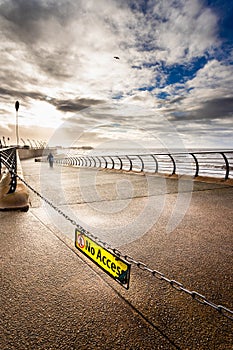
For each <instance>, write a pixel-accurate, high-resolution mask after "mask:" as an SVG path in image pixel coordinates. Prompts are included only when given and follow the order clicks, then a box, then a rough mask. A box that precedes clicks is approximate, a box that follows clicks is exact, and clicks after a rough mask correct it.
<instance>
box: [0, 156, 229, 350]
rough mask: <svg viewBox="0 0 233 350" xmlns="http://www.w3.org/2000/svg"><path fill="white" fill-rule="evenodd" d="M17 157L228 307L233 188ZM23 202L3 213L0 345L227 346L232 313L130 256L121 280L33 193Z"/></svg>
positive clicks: (85, 220) (147, 258)
mask: <svg viewBox="0 0 233 350" xmlns="http://www.w3.org/2000/svg"><path fill="white" fill-rule="evenodd" d="M22 167H23V170H24V178H25V180H26V181H27V182H28V183H29V184H30V185H31V186H32V187H34V188H35V189H37V190H38V191H39V192H40V193H42V194H43V195H45V196H46V197H47V198H49V199H50V200H52V201H53V203H55V204H56V205H57V206H58V207H59V208H61V209H62V210H63V211H64V212H66V213H67V214H68V215H69V216H71V217H72V218H74V219H75V220H76V221H78V222H79V223H81V224H82V225H83V226H84V227H85V228H87V229H89V230H90V231H91V232H94V233H95V234H98V235H99V236H100V237H101V238H102V239H104V240H105V241H107V242H109V243H111V244H112V245H114V246H116V247H118V248H119V249H120V250H121V251H122V252H124V253H125V254H129V255H131V256H133V257H134V258H135V259H136V260H138V261H142V262H144V263H146V264H148V266H149V267H151V268H154V269H157V270H159V271H161V272H162V273H164V274H165V276H167V277H168V278H171V279H175V280H177V281H179V282H181V283H183V284H184V286H185V287H186V288H188V289H190V290H195V291H197V292H199V293H201V294H203V295H205V296H206V297H207V298H208V300H210V301H212V302H214V303H216V304H222V305H224V306H226V307H228V308H230V309H231V310H232V309H233V302H232V290H233V279H232V262H233V252H232V247H233V238H232V214H233V201H232V199H233V187H231V186H229V185H227V184H224V183H223V184H214V183H198V182H195V183H193V182H189V181H188V182H187V181H183V182H182V181H181V182H180V183H179V182H178V181H176V180H171V179H160V178H158V177H155V176H154V177H149V178H146V177H145V176H141V175H129V174H128V175H127V174H120V173H113V172H108V171H107V172H103V171H98V172H96V171H95V170H93V169H81V170H80V169H77V168H68V167H67V168H59V167H55V168H54V169H53V170H50V169H49V168H48V165H47V164H46V163H45V164H40V163H35V162H34V161H33V160H27V161H23V162H22ZM30 200H31V205H32V207H31V208H30V210H29V212H27V213H22V212H2V213H0V218H1V259H2V270H3V274H2V282H3V283H2V288H1V301H2V307H1V312H2V317H1V320H2V326H3V331H2V332H1V333H2V335H3V336H2V341H1V342H2V345H1V349H4V350H5V349H100V348H101V349H224V350H225V349H232V343H233V333H232V329H233V322H232V321H230V320H228V319H227V318H225V317H223V316H222V315H220V314H219V313H218V312H217V311H215V310H214V309H212V308H210V307H208V306H204V305H201V304H199V303H197V302H196V301H195V300H192V298H191V297H190V296H189V295H187V294H185V293H181V292H179V291H176V290H175V289H173V288H172V287H171V286H170V285H169V284H167V283H166V282H164V281H159V280H157V279H155V277H153V276H151V275H150V274H149V273H147V272H145V271H142V270H140V269H138V268H137V267H135V266H132V269H131V280H130V289H129V290H125V289H123V288H122V287H121V286H119V285H118V284H117V283H116V282H115V281H114V280H112V279H111V278H110V277H109V276H107V275H106V274H105V273H104V272H102V271H101V270H100V269H99V268H98V267H96V266H95V265H94V264H93V263H92V262H90V261H88V260H87V259H86V258H84V257H83V256H82V254H81V253H79V252H77V249H76V248H75V247H74V243H73V239H74V227H73V226H72V225H71V224H70V223H69V222H67V220H65V219H64V218H63V217H62V216H60V215H59V214H57V213H56V212H55V211H54V210H53V209H50V208H49V207H48V206H44V205H42V203H41V200H40V199H39V198H38V197H37V196H36V194H33V193H31V195H30ZM177 203H178V208H177ZM177 209H179V210H177ZM173 212H175V215H173V214H172V213H173ZM178 214H179V215H180V216H179V215H178ZM169 222H170V226H169V225H168V223H169ZM169 227H170V228H171V227H172V230H170V231H169Z"/></svg>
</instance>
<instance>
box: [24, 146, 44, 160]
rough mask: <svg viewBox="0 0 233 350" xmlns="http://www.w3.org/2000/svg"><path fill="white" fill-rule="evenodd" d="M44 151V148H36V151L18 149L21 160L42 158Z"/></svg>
mask: <svg viewBox="0 0 233 350" xmlns="http://www.w3.org/2000/svg"><path fill="white" fill-rule="evenodd" d="M44 151H45V150H44V148H36V149H25V148H20V149H18V155H19V158H20V159H21V160H23V159H29V158H36V157H41V156H42V154H43V152H44Z"/></svg>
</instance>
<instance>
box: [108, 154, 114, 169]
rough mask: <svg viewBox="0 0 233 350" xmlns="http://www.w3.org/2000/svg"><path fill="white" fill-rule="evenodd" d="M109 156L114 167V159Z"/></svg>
mask: <svg viewBox="0 0 233 350" xmlns="http://www.w3.org/2000/svg"><path fill="white" fill-rule="evenodd" d="M109 158H110V159H111V161H112V169H114V165H115V164H114V159H113V158H112V157H111V156H109Z"/></svg>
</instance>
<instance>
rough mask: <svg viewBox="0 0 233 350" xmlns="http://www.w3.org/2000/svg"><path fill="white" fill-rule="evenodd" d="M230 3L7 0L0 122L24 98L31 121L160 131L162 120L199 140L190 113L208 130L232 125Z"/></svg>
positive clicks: (0, 29) (1, 13) (26, 120)
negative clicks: (125, 124) (219, 8)
mask: <svg viewBox="0 0 233 350" xmlns="http://www.w3.org/2000/svg"><path fill="white" fill-rule="evenodd" d="M213 4H215V1H213ZM229 6H231V5H229V4H228V2H227V1H225V0H223V4H222V5H221V10H222V11H223V9H225V12H224V13H223V12H222V13H221V14H220V12H219V11H218V7H217V3H216V6H214V5H212V6H207V5H206V2H203V1H201V0H179V1H177V0H156V1H155V0H149V1H125V0H98V2H95V1H86V0H79V1H67V0H57V1H52V0H33V1H28V0H0V38H1V55H0V62H1V70H0V79H1V87H0V95H1V104H0V118H1V120H0V126H1V127H2V128H7V129H8V130H9V129H13V126H11V125H10V123H9V122H6V120H7V119H9V118H7V114H9V115H11V114H12V113H13V111H12V110H13V107H14V101H15V100H16V99H19V100H20V103H21V106H22V109H20V111H21V122H22V123H23V125H24V126H25V127H29V126H30V125H41V124H44V126H45V127H46V126H49V127H56V126H59V125H61V123H62V122H63V121H64V120H65V121H66V122H67V121H68V120H70V122H74V123H76V120H77V118H79V121H80V123H79V124H80V127H82V130H85V128H89V127H90V126H91V124H92V127H93V128H95V123H99V122H100V121H101V122H102V123H107V124H111V123H113V124H114V123H119V122H121V123H127V125H128V127H129V125H132V126H134V127H135V126H140V127H144V128H147V129H148V130H150V131H153V130H154V132H156V130H157V128H158V120H159V125H160V127H161V129H160V130H162V129H163V130H165V129H166V128H162V126H161V123H162V122H163V120H164V121H165V124H166V122H167V121H169V123H173V124H174V128H175V130H177V132H178V130H182V135H185V129H186V131H187V134H186V135H185V137H184V138H185V140H186V142H187V144H188V143H189V142H190V143H191V144H192V145H193V137H194V134H195V133H196V131H195V132H194V127H193V124H192V121H193V122H194V123H195V128H198V129H199V130H200V132H206V133H207V129H208V125H209V129H210V130H211V128H215V127H216V128H217V127H218V128H220V124H219V123H218V124H214V127H213V124H211V123H210V121H211V120H221V121H222V125H227V128H228V131H229V125H230V124H229V120H230V119H231V118H232V98H233V93H232V91H233V86H232V85H233V83H232V76H233V74H232V73H233V66H232V64H231V63H232V55H233V54H232V52H233V51H232V50H233V45H232V41H230V40H231V39H229V38H230V35H229V36H227V34H226V36H225V37H222V35H223V33H225V32H226V30H225V27H224V30H225V31H224V30H223V28H222V27H221V26H223V24H224V23H225V22H227V21H229V19H228V17H227V16H228V13H229V12H230V10H231V9H232V8H231V9H230V8H229V10H228V7H229ZM224 14H225V16H226V20H225V18H223V17H222V16H223V15H224ZM224 20H225V22H224ZM229 23H230V22H229ZM226 33H227V32H226ZM224 45H225V46H224ZM114 56H118V57H119V59H118V60H116V59H114ZM104 103H105V104H106V106H105V105H104ZM117 104H120V107H119V108H117V107H116V105H117ZM111 105H112V107H111ZM122 105H125V110H126V111H127V114H126V113H124V114H121V116H119V113H118V112H117V111H118V109H119V110H120V111H121V113H122V110H123V109H124V108H122V107H121V106H122ZM104 106H105V107H104ZM88 107H92V108H93V111H95V112H96V116H94V113H93V111H92V112H91V114H90V115H88V111H89V108H88ZM97 107H98V108H97ZM141 107H142V108H144V112H143V111H142V110H141ZM86 108H87V110H88V111H87V112H85V118H84V117H82V111H83V110H84V111H85V109H86ZM137 108H139V109H140V115H141V116H140V118H139V116H138V117H137V113H135V110H136V109H137ZM147 109H148V110H150V113H147ZM79 111H81V113H78V112H79ZM151 111H153V112H151ZM75 113H78V114H77V115H74V114H75ZM35 116H36V118H35ZM206 121H208V122H206ZM206 123H207V124H206ZM208 123H209V124H208ZM202 125H204V131H203V130H202ZM191 126H192V127H191ZM109 130H110V129H109ZM109 130H108V137H110V136H112V134H111V132H110V131H109ZM210 130H209V134H210V132H211V131H210ZM212 130H213V132H214V133H215V129H212ZM118 131H119V130H118ZM164 132H165V131H164ZM97 135H98V133H96V137H98V136H97ZM116 135H117V133H116V132H115V131H114V137H116ZM118 135H119V137H120V135H122V132H120V131H119V133H118ZM101 136H103V135H101ZM195 137H196V134H195ZM41 138H42V137H41ZM226 138H228V143H229V144H230V143H231V142H230V141H229V140H230V138H229V134H228V132H227V130H226ZM207 141H208V140H207ZM216 142H217V143H219V145H220V144H221V140H220V141H218V140H217V139H216ZM206 143H208V142H206ZM212 143H213V141H212V140H211V144H212Z"/></svg>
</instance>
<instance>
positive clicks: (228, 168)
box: [220, 152, 230, 180]
mask: <svg viewBox="0 0 233 350" xmlns="http://www.w3.org/2000/svg"><path fill="white" fill-rule="evenodd" d="M220 154H221V155H222V157H223V159H224V160H225V163H226V174H225V180H227V179H228V177H229V172H230V166H229V162H228V159H227V157H226V155H225V154H224V153H223V152H221V153H220Z"/></svg>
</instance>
